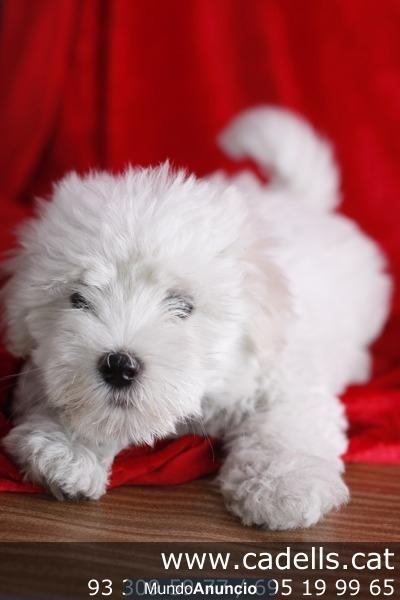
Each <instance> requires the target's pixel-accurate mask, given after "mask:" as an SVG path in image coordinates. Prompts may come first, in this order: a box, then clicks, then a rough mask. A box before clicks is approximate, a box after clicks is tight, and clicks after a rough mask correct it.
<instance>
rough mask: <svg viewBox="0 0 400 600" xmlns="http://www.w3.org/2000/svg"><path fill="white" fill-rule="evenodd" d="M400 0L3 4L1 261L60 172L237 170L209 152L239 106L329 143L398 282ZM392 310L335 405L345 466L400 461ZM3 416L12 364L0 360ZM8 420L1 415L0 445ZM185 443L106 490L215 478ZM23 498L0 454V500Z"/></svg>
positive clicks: (126, 469) (211, 462)
mask: <svg viewBox="0 0 400 600" xmlns="http://www.w3.org/2000/svg"><path fill="white" fill-rule="evenodd" d="M399 31H400V3H399V1H398V0H385V1H384V2H382V1H379V0H352V1H351V2H349V1H348V0H329V2H316V1H315V0H218V2H216V1H215V0H190V1H187V0H164V1H163V2H159V1H158V0H135V1H132V0H113V1H111V0H110V1H107V0H57V2H54V0H35V2H31V1H30V0H4V2H3V3H2V5H1V12H0V81H1V90H0V140H1V143H0V250H2V251H3V250H6V249H8V248H9V247H10V246H11V245H12V244H13V241H14V239H13V230H14V226H15V225H16V224H17V223H18V222H19V221H20V220H21V219H22V218H23V217H24V216H26V215H28V214H30V212H31V207H32V198H33V197H34V196H35V195H46V194H47V193H48V192H49V190H50V183H51V182H52V181H54V180H55V179H57V178H59V177H60V176H62V175H63V174H64V173H65V172H66V171H68V170H71V169H77V170H78V171H85V170H87V169H89V168H92V167H100V168H107V169H121V168H123V167H124V166H125V165H126V164H127V163H129V162H131V163H134V164H141V165H150V164H154V163H158V162H160V161H163V160H165V159H167V158H169V159H171V160H172V161H173V162H174V163H175V164H176V165H179V166H185V167H187V168H188V169H189V170H190V171H194V172H195V173H197V174H198V175H203V174H205V173H208V172H210V171H212V170H214V169H216V168H220V167H223V168H228V169H230V170H232V169H234V168H235V167H234V166H233V165H232V164H230V163H229V161H228V160H227V159H226V158H225V157H224V156H223V155H222V154H221V153H220V151H219V150H218V149H217V147H216V145H215V142H214V140H215V136H216V134H217V132H218V131H219V130H220V129H221V128H222V127H223V126H224V125H225V124H226V123H227V121H228V120H229V119H230V118H231V117H233V116H234V115H236V114H238V113H239V112H240V111H241V110H242V109H244V108H246V107H250V106H253V105H256V104H260V103H275V104H279V105H282V106H286V107H289V108H292V109H295V110H296V111H298V112H300V113H302V114H303V115H304V116H305V117H306V118H307V119H309V120H310V121H311V122H312V123H313V124H314V125H315V126H316V127H317V128H318V129H320V130H321V131H323V132H325V133H326V134H327V135H328V136H329V137H330V138H331V139H332V141H333V142H334V145H335V148H336V153H337V158H338V161H339V163H340V165H341V167H342V172H343V205H342V210H343V212H344V213H345V214H347V215H349V216H350V217H352V218H353V219H355V220H356V221H358V223H359V224H360V225H361V227H362V228H363V229H364V231H366V232H367V233H368V234H369V235H371V236H372V237H373V238H375V239H376V240H377V241H378V242H379V243H380V245H381V246H382V248H383V250H384V251H385V252H386V254H387V256H388V258H389V261H390V268H391V271H392V273H393V276H394V279H395V281H396V282H398V281H399V274H400V234H399V233H398V231H399V224H400V223H399V220H400V168H399V165H400V160H399V159H400V36H399ZM399 308H400V303H399V293H398V286H397V287H396V290H395V295H394V300H393V308H392V314H391V319H390V322H389V324H388V326H387V328H386V330H385V332H384V334H383V336H382V337H381V339H380V340H379V341H378V343H377V344H376V345H375V347H374V361H375V366H374V375H373V378H372V380H371V382H370V383H369V384H368V385H365V386H359V387H356V388H352V389H351V390H349V391H348V392H347V393H346V394H345V396H344V402H345V403H346V406H347V410H348V415H349V418H350V447H349V451H348V452H347V454H346V457H345V458H346V460H348V461H369V462H389V463H399V462H400V389H399V386H400V361H399V357H400V344H399V334H400V310H399ZM0 360H1V363H0V377H2V378H3V379H2V380H1V382H0V389H1V391H0V394H1V402H2V405H4V401H5V398H6V396H8V395H9V394H10V391H11V388H12V384H13V381H14V379H13V378H12V377H9V378H8V379H4V377H8V376H10V375H12V374H13V373H15V372H16V369H17V365H16V363H15V361H13V360H12V359H11V358H10V357H9V356H8V355H7V354H6V353H5V352H4V351H1V353H0ZM8 427H9V422H8V420H7V418H6V416H5V415H4V414H1V415H0V435H4V433H5V432H6V431H7V428H8ZM217 466H218V459H216V458H214V457H213V453H212V452H211V449H210V444H209V442H208V441H207V440H202V439H200V438H196V437H193V436H186V437H184V438H182V439H180V440H175V441H172V442H162V443H161V444H159V445H158V447H156V448H155V449H149V448H140V449H132V450H128V451H126V452H124V453H122V454H121V455H120V456H119V457H118V459H117V461H116V464H115V467H114V471H113V475H112V479H111V485H120V484H124V483H146V484H155V483H161V484H165V483H179V482H183V481H188V480H190V479H193V478H195V477H198V476H200V475H203V474H205V473H210V472H213V471H215V469H216V468H217ZM1 489H3V490H22V489H25V490H26V491H33V490H34V489H36V488H33V486H28V485H25V484H23V483H21V481H20V475H19V473H18V471H17V469H16V468H15V467H14V466H13V465H12V463H10V461H9V460H8V459H7V457H6V456H4V455H3V454H1V453H0V490H1Z"/></svg>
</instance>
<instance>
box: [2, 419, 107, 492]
mask: <svg viewBox="0 0 400 600" xmlns="http://www.w3.org/2000/svg"><path fill="white" fill-rule="evenodd" d="M3 444H4V447H5V449H6V450H7V452H8V453H9V454H10V455H11V456H12V457H13V458H14V459H15V461H16V462H17V463H18V464H19V465H20V467H21V469H22V471H23V473H24V476H25V478H26V479H27V480H29V481H32V482H33V483H38V484H40V485H43V486H44V487H46V488H47V489H48V490H49V491H50V492H51V493H52V494H53V496H55V497H56V498H57V499H58V500H64V499H68V500H82V499H87V500H97V499H98V498H100V497H101V496H102V495H103V494H104V493H105V491H106V487H107V482H108V469H107V468H106V467H105V466H104V465H103V464H102V463H101V462H100V461H99V459H98V458H97V456H96V455H95V453H94V452H93V451H92V450H90V449H89V448H87V447H86V446H83V445H82V444H80V443H74V444H71V442H70V441H69V440H68V438H67V437H66V436H65V435H64V434H62V433H61V432H58V431H56V432H52V433H51V434H50V433H49V432H43V431H37V430H36V431H32V430H27V427H26V425H19V426H17V427H15V428H14V429H12V430H11V431H10V433H9V434H8V435H7V437H6V438H5V439H4V440H3Z"/></svg>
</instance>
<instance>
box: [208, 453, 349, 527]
mask: <svg viewBox="0 0 400 600" xmlns="http://www.w3.org/2000/svg"><path fill="white" fill-rule="evenodd" d="M232 458H233V457H228V461H227V463H226V464H225V465H224V467H223V469H222V472H221V476H220V482H221V489H222V493H223V495H224V497H225V501H226V504H227V506H228V508H229V509H230V510H231V512H233V513H234V514H235V515H237V516H238V517H239V518H240V519H241V520H242V522H243V524H244V525H259V526H263V527H266V528H269V529H296V528H303V527H310V526H311V525H315V524H316V523H317V522H318V521H319V520H320V519H321V518H322V517H323V515H324V514H326V513H327V512H328V511H330V510H332V509H335V508H336V509H337V508H339V507H340V506H341V505H342V504H345V503H346V502H347V501H348V498H349V493H348V489H347V487H346V485H345V484H344V482H343V480H342V478H341V476H340V469H338V463H337V462H336V461H328V460H324V459H320V458H317V457H313V456H301V457H298V456H296V457H293V456H287V457H286V459H285V460H283V461H282V458H284V457H282V456H280V457H279V460H277V461H276V462H275V461H274V458H272V457H270V460H269V461H265V460H264V461H260V462H257V463H249V462H236V464H235V463H234V461H232Z"/></svg>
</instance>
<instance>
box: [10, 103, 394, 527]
mask: <svg viewBox="0 0 400 600" xmlns="http://www.w3.org/2000/svg"><path fill="white" fill-rule="evenodd" d="M220 141H221V144H222V147H223V148H224V149H225V150H226V151H227V152H228V153H229V154H230V155H232V156H233V157H241V156H246V155H247V156H249V157H251V158H253V159H255V160H256V161H257V162H258V163H259V164H260V165H261V166H262V167H265V168H266V169H267V170H268V172H269V173H270V174H271V182H270V183H269V185H262V184H261V183H260V182H258V181H257V180H256V179H255V178H254V177H252V176H251V175H250V174H244V175H242V176H239V177H235V178H234V179H232V180H230V179H228V178H226V177H224V175H222V174H215V175H213V176H211V177H210V178H208V179H203V180H199V179H196V178H195V177H194V176H188V175H186V173H184V172H182V171H178V172H176V171H173V170H172V169H171V168H170V167H169V166H168V165H167V164H165V165H162V166H160V167H156V168H152V169H142V168H131V169H128V170H127V171H126V172H125V173H123V174H121V175H111V174H109V173H104V172H95V173H91V174H89V175H87V176H84V177H80V176H79V175H77V174H75V173H72V174H70V175H68V176H67V177H65V178H64V179H63V180H62V181H61V182H60V183H58V184H57V185H56V186H55V188H54V194H53V199H52V202H43V203H42V204H41V205H40V211H39V215H38V218H36V219H34V220H32V221H30V222H29V223H28V224H27V225H26V226H25V227H24V229H23V230H22V231H21V234H20V241H21V247H20V249H19V250H18V252H17V253H16V255H15V257H14V258H13V259H12V260H11V261H9V262H8V264H7V269H8V273H9V275H10V277H9V280H8V282H7V284H6V286H5V288H4V290H3V292H4V304H5V323H6V329H7V333H8V344H9V348H10V350H11V351H12V352H13V353H14V354H15V355H16V356H20V357H25V358H26V359H27V360H26V363H25V367H24V369H23V372H22V374H21V377H20V379H19V385H18V389H17V391H16V396H15V401H14V422H15V427H14V429H12V431H11V432H10V433H9V434H8V436H7V438H6V440H5V447H6V449H7V451H8V452H9V453H10V455H11V456H12V457H13V458H14V459H15V460H16V461H17V463H18V464H19V465H20V466H21V468H22V469H23V471H24V473H25V475H26V477H27V478H28V479H30V480H31V481H34V482H40V483H42V484H44V485H46V486H47V487H48V488H49V489H50V490H51V491H52V492H53V493H54V495H55V496H56V497H57V498H62V497H67V498H80V497H85V498H92V499H96V498H99V497H100V496H101V495H102V494H104V492H105V490H106V486H107V480H108V476H109V472H110V467H111V464H112V462H113V458H114V457H115V455H116V454H117V453H118V452H119V451H120V450H121V449H122V448H125V447H126V446H129V445H130V444H143V443H150V444H151V443H152V442H153V441H154V440H156V439H158V438H162V437H165V436H171V435H173V434H174V433H181V432H183V431H185V429H186V430H191V428H192V427H193V425H194V423H198V424H199V428H200V430H203V428H204V429H205V431H206V432H207V433H209V434H212V435H217V436H223V439H224V441H225V446H226V450H227V458H226V460H225V462H224V465H223V467H222V470H221V473H220V476H219V482H220V486H221V490H222V493H223V495H224V497H225V500H226V503H227V505H228V506H229V508H230V509H231V510H232V512H233V513H235V514H236V515H238V516H239V517H240V518H241V520H242V521H243V523H245V524H248V525H250V524H256V525H262V526H266V527H269V528H272V529H286V528H294V527H307V526H310V525H312V524H314V523H316V522H317V521H318V520H319V519H320V517H321V516H322V515H323V514H324V513H326V512H327V511H328V510H330V509H332V508H337V507H339V506H340V505H341V504H343V503H344V502H346V500H347V498H348V491H347V488H346V486H345V484H344V483H343V481H342V477H341V475H342V471H343V464H342V461H341V459H340V455H341V454H342V453H343V451H344V450H345V449H346V435H345V430H346V419H345V416H344V412H343V408H342V406H341V404H340V401H339V400H338V394H340V392H342V391H343V389H344V388H345V386H346V385H347V384H349V383H350V382H360V381H363V380H364V379H365V378H366V377H367V376H368V372H369V355H368V345H369V344H370V342H371V341H372V340H373V339H374V338H375V337H376V336H377V334H378V333H379V332H380V330H381V328H382V325H383V323H384V320H385V316H386V314H387V310H388V303H389V289H390V284H389V279H388V276H387V275H386V274H385V272H384V261H383V259H382V257H381V255H380V252H379V250H378V248H377V247H376V246H375V244H374V243H373V242H372V241H371V240H369V239H368V238H367V237H366V236H365V235H363V234H362V233H361V231H360V230H359V229H358V227H357V226H356V225H355V224H354V223H352V222H351V221H349V220H348V219H347V218H345V217H343V216H340V215H337V214H335V213H334V212H333V211H334V209H335V207H336V205H337V204H338V201H339V191H338V174H337V170H336V167H335V164H334V161H333V158H332V152H331V149H330V147H329V145H328V144H327V143H326V142H325V141H323V140H321V139H320V138H319V137H317V136H316V134H315V133H314V131H313V130H312V129H311V128H310V127H309V126H308V125H307V124H306V123H304V122H303V121H302V120H300V119H298V118H296V117H294V116H292V115H291V114H289V113H287V112H285V111H282V110H278V109H275V108H258V109H255V110H250V111H248V112H245V113H244V114H243V115H241V116H240V117H239V118H238V119H236V120H235V121H234V122H233V124H231V125H230V127H228V129H227V130H226V131H225V132H224V133H223V134H222V136H221V140H220Z"/></svg>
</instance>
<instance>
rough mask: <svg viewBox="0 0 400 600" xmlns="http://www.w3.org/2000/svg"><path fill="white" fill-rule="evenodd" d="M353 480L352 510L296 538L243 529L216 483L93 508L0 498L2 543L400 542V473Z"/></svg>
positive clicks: (352, 474)
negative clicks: (224, 503) (228, 510)
mask: <svg viewBox="0 0 400 600" xmlns="http://www.w3.org/2000/svg"><path fill="white" fill-rule="evenodd" d="M346 480H347V482H348V484H349V486H350V489H351V492H352V500H351V502H350V504H349V505H348V506H346V507H345V508H344V509H342V510H341V511H340V512H339V513H333V514H330V515H329V516H327V517H326V518H325V519H324V521H323V522H322V523H320V524H319V525H317V526H316V527H314V528H311V529H307V530H300V531H289V532H268V531H262V530H259V529H255V528H254V529H251V528H247V527H243V526H242V525H241V524H240V523H239V522H238V521H237V520H236V519H235V518H234V517H233V516H231V515H230V514H228V513H227V511H226V510H225V507H224V505H223V501H222V499H221V497H220V495H219V493H218V490H217V489H216V487H215V486H214V484H213V482H212V481H211V480H202V481H196V482H193V483H190V484H186V485H181V486H172V487H129V488H128V487H127V488H120V489H117V490H113V491H111V492H109V493H108V494H107V495H106V496H105V497H104V498H102V499H101V500H100V501H99V502H86V503H68V502H64V503H59V502H56V501H54V500H52V499H51V498H48V497H45V496H37V495H29V494H0V541H3V542H5V541H79V542H84V541H85V542H96V541H99V542H100V541H102V542H104V541H114V542H128V541H130V542H133V541H167V540H168V541H242V542H243V541H246V542H247V541H253V542H256V541H267V540H268V541H292V542H294V541H317V542H325V541H389V540H392V541H396V540H397V541H399V540H400V467H397V466H382V465H349V466H348V468H347V474H346Z"/></svg>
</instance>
